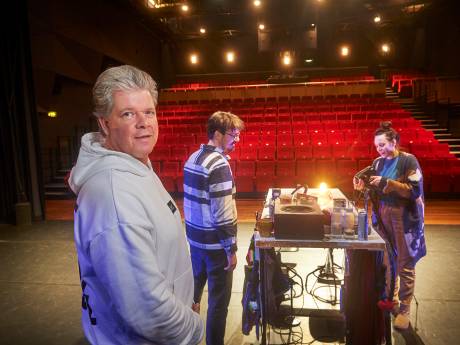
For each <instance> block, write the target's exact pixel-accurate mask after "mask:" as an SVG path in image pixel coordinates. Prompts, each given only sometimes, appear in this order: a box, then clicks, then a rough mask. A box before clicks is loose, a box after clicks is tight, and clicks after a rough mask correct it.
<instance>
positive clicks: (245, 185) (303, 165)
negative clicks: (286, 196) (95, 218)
mask: <svg viewBox="0 0 460 345" xmlns="http://www.w3.org/2000/svg"><path fill="white" fill-rule="evenodd" d="M216 110H229V111H232V112H234V113H235V114H237V115H239V116H240V117H241V118H242V119H243V120H244V121H245V124H246V129H245V130H244V131H243V133H242V135H241V139H240V142H239V143H238V144H237V146H236V149H235V151H234V152H232V153H231V154H230V157H231V159H230V164H231V166H232V172H233V174H234V177H235V183H236V187H237V191H238V192H239V193H248V194H254V195H257V194H256V193H264V192H266V191H267V189H268V188H269V187H275V186H276V187H294V186H295V185H296V184H297V183H302V184H305V183H307V184H308V185H309V186H316V185H318V184H319V183H320V182H326V183H327V184H328V185H329V186H336V187H339V188H340V189H342V190H343V191H345V192H346V193H351V192H352V182H351V181H352V178H353V176H354V174H355V173H356V172H357V171H359V170H360V169H362V168H364V167H366V166H368V165H370V164H371V163H372V160H373V159H374V158H375V157H376V156H377V154H376V152H375V149H374V146H373V140H374V131H375V129H376V128H377V127H378V126H379V123H380V121H382V120H391V121H392V124H393V127H394V128H395V129H396V130H397V131H398V132H399V133H400V134H401V146H402V149H403V150H406V151H408V152H412V153H414V154H415V155H416V156H417V158H418V159H419V161H420V163H421V165H422V169H423V172H424V178H425V189H426V191H427V192H432V193H442V192H446V193H447V192H460V165H459V161H458V160H457V159H456V158H455V156H453V155H452V154H450V152H449V147H448V145H447V144H442V143H440V142H438V141H437V140H436V139H435V138H434V136H433V133H432V132H431V131H427V130H425V129H424V128H422V126H421V124H420V122H419V121H417V120H415V119H414V118H412V117H411V115H410V113H408V112H406V111H405V110H403V109H401V108H400V106H399V104H396V103H392V102H390V101H388V100H387V99H384V98H378V97H377V98H375V97H373V98H359V99H355V100H350V99H348V100H347V101H346V102H345V101H344V100H337V99H335V100H328V101H326V100H324V99H323V100H317V101H313V100H312V101H310V102H301V101H294V102H293V101H292V100H291V101H288V102H251V103H245V102H219V103H217V102H212V101H210V102H209V103H208V104H200V105H176V106H171V105H166V106H160V107H159V111H158V114H159V115H158V118H159V123H160V135H159V138H158V142H157V145H156V146H155V149H154V151H153V152H152V154H151V156H150V159H151V161H152V163H153V165H154V169H155V171H156V172H157V173H158V174H159V176H160V178H161V179H162V181H163V183H164V185H165V187H166V189H167V190H168V191H170V192H183V185H182V184H183V177H182V169H183V164H184V162H185V160H186V159H187V158H188V156H189V155H190V154H191V153H192V152H194V151H195V150H197V149H198V148H199V145H200V144H202V143H206V142H207V141H208V138H207V135H206V128H205V126H206V120H207V118H208V117H209V115H210V114H212V113H213V112H214V111H216Z"/></svg>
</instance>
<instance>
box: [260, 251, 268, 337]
mask: <svg viewBox="0 0 460 345" xmlns="http://www.w3.org/2000/svg"><path fill="white" fill-rule="evenodd" d="M266 278H267V274H266V272H265V250H264V249H259V291H260V311H261V320H262V342H261V345H266V344H267V314H266V313H267V293H266V288H265V287H266V286H267V281H266Z"/></svg>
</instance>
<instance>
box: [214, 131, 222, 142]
mask: <svg viewBox="0 0 460 345" xmlns="http://www.w3.org/2000/svg"><path fill="white" fill-rule="evenodd" d="M223 136H224V134H222V132H220V131H219V130H218V129H216V130H215V131H214V135H213V136H212V139H213V140H219V141H220V140H222V137H223Z"/></svg>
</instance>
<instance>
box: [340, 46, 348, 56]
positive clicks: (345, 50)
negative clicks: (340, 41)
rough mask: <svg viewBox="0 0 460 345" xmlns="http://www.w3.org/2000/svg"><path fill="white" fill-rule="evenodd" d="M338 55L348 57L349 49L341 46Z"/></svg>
mask: <svg viewBox="0 0 460 345" xmlns="http://www.w3.org/2000/svg"><path fill="white" fill-rule="evenodd" d="M340 55H342V56H348V55H350V48H348V47H347V46H342V47H341V48H340Z"/></svg>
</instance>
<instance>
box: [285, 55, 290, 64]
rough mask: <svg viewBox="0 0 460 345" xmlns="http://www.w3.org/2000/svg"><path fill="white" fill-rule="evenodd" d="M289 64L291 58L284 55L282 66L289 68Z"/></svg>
mask: <svg viewBox="0 0 460 345" xmlns="http://www.w3.org/2000/svg"><path fill="white" fill-rule="evenodd" d="M290 64H291V57H290V56H289V55H285V56H284V57H283V65H285V66H289V65H290Z"/></svg>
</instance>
